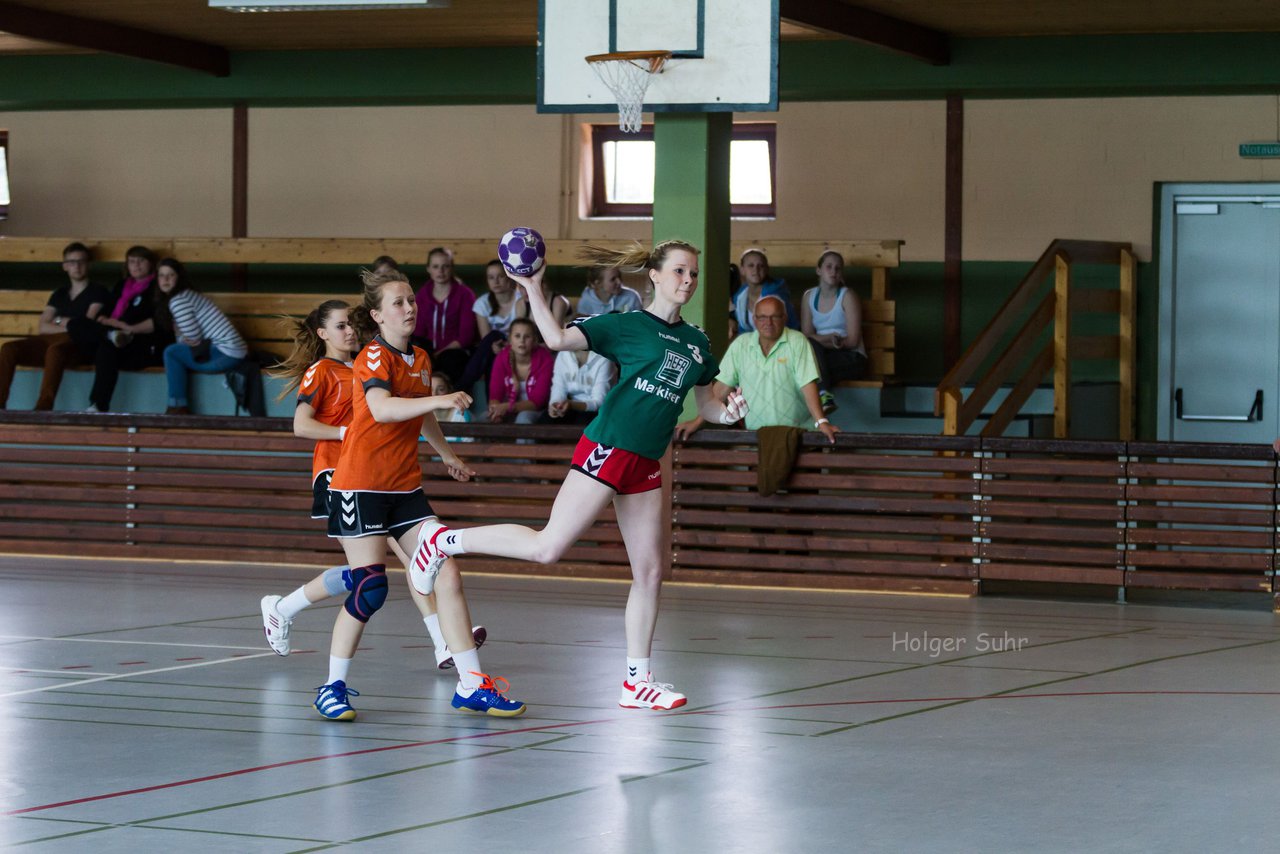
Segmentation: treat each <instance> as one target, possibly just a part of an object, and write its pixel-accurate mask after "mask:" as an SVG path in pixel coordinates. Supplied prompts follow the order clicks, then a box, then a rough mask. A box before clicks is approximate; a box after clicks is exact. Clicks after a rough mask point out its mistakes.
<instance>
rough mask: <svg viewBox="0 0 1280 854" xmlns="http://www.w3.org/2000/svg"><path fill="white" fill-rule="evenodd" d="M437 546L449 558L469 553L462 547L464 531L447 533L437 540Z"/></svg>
mask: <svg viewBox="0 0 1280 854" xmlns="http://www.w3.org/2000/svg"><path fill="white" fill-rule="evenodd" d="M436 545H437V546H438V547H439V548H440V551H442V552H444V553H445V554H447V555H448V556H449V557H453V556H454V555H464V554H466V553H467V550H466V549H464V548H463V547H462V531H445V532H444V533H443V534H441V535H440V536H439V537H437V538H436Z"/></svg>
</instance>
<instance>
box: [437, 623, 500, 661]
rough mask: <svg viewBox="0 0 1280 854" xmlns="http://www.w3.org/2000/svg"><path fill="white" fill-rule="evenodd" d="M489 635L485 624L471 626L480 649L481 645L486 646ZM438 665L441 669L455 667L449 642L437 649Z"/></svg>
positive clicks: (477, 647)
mask: <svg viewBox="0 0 1280 854" xmlns="http://www.w3.org/2000/svg"><path fill="white" fill-rule="evenodd" d="M488 637H489V632H487V631H486V630H485V627H484V626H472V627H471V639H472V640H473V641H475V644H476V649H479V648H480V647H482V646H484V642H485V641H486V640H487V639H488ZM436 667H438V668H440V669H441V670H452V669H453V653H452V652H450V651H449V646H448V644H446V645H444V646H442V647H440V648H439V649H437V650H436Z"/></svg>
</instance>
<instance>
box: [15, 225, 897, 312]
mask: <svg viewBox="0 0 1280 854" xmlns="http://www.w3.org/2000/svg"><path fill="white" fill-rule="evenodd" d="M73 240H78V241H80V242H81V243H84V244H86V245H87V246H89V247H90V248H91V249H93V250H94V260H96V261H123V260H124V255H125V252H126V251H128V249H129V247H130V246H134V245H138V244H141V245H143V246H147V247H149V248H151V249H152V250H153V251H155V252H156V253H158V254H161V255H172V256H173V257H175V258H180V259H182V260H183V261H185V262H187V263H194V264H372V263H373V259H374V258H377V257H378V256H379V255H390V256H392V257H393V258H397V259H399V260H401V261H407V262H408V263H410V264H421V263H423V262H424V261H425V260H426V257H427V252H428V251H430V250H431V249H432V248H434V247H436V246H447V247H449V248H450V250H452V251H453V254H454V261H455V263H458V264H486V263H488V262H489V260H490V259H492V258H493V257H494V256H496V255H497V253H498V239H497V235H494V236H493V237H492V238H459V237H431V238H385V239H383V238H358V237H334V238H327V237H241V238H234V237H162V236H153V237H149V238H148V237H142V238H122V237H110V238H80V237H75V238H73V237H0V262H52V263H58V262H60V261H61V260H62V249H63V247H64V246H66V245H67V244H68V243H71V242H72V241H73ZM546 243H547V261H548V263H550V264H553V265H567V264H576V263H578V259H577V251H578V249H579V248H580V247H582V246H583V245H585V244H588V243H590V244H598V245H601V246H608V247H618V248H624V247H626V246H629V245H631V241H628V240H589V239H587V240H583V239H570V238H550V239H548V240H547V241H546ZM751 246H760V247H763V248H764V249H765V251H766V252H768V254H769V262H770V263H771V264H772V265H773V266H775V267H812V266H813V265H814V264H816V263H817V262H818V257H819V256H820V255H821V254H822V253H823V252H824V251H826V250H828V249H834V250H836V251H837V252H840V253H841V254H842V255H843V256H844V260H845V263H846V264H848V265H850V266H854V267H871V268H873V269H883V268H886V267H897V266H898V264H899V260H900V255H901V248H902V241H901V240H776V239H774V240H759V241H756V240H734V241H732V242H731V243H730V253H731V257H733V258H737V257H738V255H739V254H741V253H742V252H743V251H744V250H745V249H747V248H748V247H751ZM880 298H881V299H882V298H883V297H880Z"/></svg>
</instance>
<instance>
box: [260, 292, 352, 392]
mask: <svg viewBox="0 0 1280 854" xmlns="http://www.w3.org/2000/svg"><path fill="white" fill-rule="evenodd" d="M347 308H350V306H349V305H347V303H345V302H343V301H342V300H340V299H331V300H325V301H324V302H322V303H320V305H318V306H316V307H315V308H313V309H312V310H311V313H310V314H308V315H307V316H306V317H303V318H298V317H281V318H280V320H281V322H282V323H284V324H285V326H286V328H287V329H288V331H289V337H290V338H292V339H293V349H292V350H291V351H290V353H289V355H288V356H286V357H285V358H284V360H282V361H281V362H280V364H278V365H276V366H275V367H274V368H272V369H270V370H269V371H267V374H268V375H269V376H273V377H277V378H279V379H284V380H287V381H288V384H287V385H286V386H285V388H284V390H283V391H282V392H280V394H279V395H277V396H276V400H283V399H284V398H286V397H287V396H289V395H290V394H291V393H293V392H294V391H295V390H297V388H298V386H300V385H301V384H302V375H303V374H305V373H306V372H307V370H308V369H309V368H310V367H311V366H312V365H314V364H315V363H316V362H318V361H320V359H321V357H323V356H324V353H325V344H324V339H322V338H321V337H320V334H319V333H320V327H322V326H324V324H325V322H326V321H327V320H328V319H329V315H330V314H332V313H333V312H335V311H341V310H342V309H347ZM352 313H353V314H354V312H352Z"/></svg>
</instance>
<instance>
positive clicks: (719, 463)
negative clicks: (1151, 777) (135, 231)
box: [0, 412, 1280, 600]
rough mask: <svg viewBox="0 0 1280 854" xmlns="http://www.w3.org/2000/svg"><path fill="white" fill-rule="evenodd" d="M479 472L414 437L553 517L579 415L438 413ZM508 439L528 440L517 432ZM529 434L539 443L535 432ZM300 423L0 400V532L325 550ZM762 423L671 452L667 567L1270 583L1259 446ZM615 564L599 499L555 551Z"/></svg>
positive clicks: (283, 559)
mask: <svg viewBox="0 0 1280 854" xmlns="http://www.w3.org/2000/svg"><path fill="white" fill-rule="evenodd" d="M444 429H445V432H446V434H448V435H458V436H465V437H468V438H470V439H473V440H474V441H472V442H471V443H469V444H467V445H465V446H461V447H460V451H461V453H462V455H463V457H464V458H465V459H466V460H467V462H468V464H470V465H471V466H472V468H474V469H475V470H476V471H477V472H478V477H477V479H476V480H475V481H474V482H471V483H456V482H454V481H452V480H450V479H448V478H447V477H445V476H444V474H443V471H442V468H441V466H440V464H439V463H438V462H435V461H434V460H432V459H431V458H430V456H429V455H428V454H426V453H424V454H423V456H422V458H421V461H422V464H423V471H424V475H425V477H426V489H427V492H428V494H429V495H430V496H431V501H432V504H433V505H434V506H435V507H436V509H437V510H439V511H440V513H441V515H442V516H443V517H445V518H446V519H448V520H450V521H452V522H455V523H457V524H459V525H462V526H470V525H478V524H489V523H493V522H516V523H520V524H529V525H534V526H537V525H539V524H541V523H542V522H543V521H544V520H545V519H546V518H547V513H548V512H549V510H550V507H551V502H552V500H553V499H554V497H555V495H556V494H557V492H558V490H559V488H560V484H561V482H562V481H563V479H564V475H565V470H566V468H567V465H568V461H569V459H570V457H571V455H572V448H573V445H574V443H575V442H576V440H577V438H578V435H579V433H578V431H576V430H574V429H572V428H567V427H560V426H555V427H524V426H514V425H489V424H446V425H444ZM518 440H522V441H518ZM528 440H533V443H532V444H527V443H523V442H527V441H528ZM310 453H311V444H310V443H309V442H307V441H304V440H301V439H297V438H295V437H293V436H292V435H291V434H290V432H289V424H288V422H287V421H286V420H285V419H250V418H243V419H238V420H230V419H217V418H210V417H201V416H189V417H164V416H155V415H72V414H69V413H25V412H0V550H3V551H6V552H11V553H21V554H42V555H47V554H75V555H76V556H79V557H120V558H124V557H135V558H158V559H166V560H214V561H237V562H252V561H261V562H269V563H287V564H304V565H306V566H308V567H316V566H324V565H328V564H330V563H332V562H334V558H335V557H336V554H337V549H336V546H335V544H334V543H333V541H332V540H329V539H327V538H326V537H325V536H324V532H323V530H322V526H321V525H320V523H318V522H315V521H313V520H310V519H308V518H307V512H306V511H307V508H309V506H310V502H311V494H310V489H309V477H308V475H309V471H310V469H309V466H310ZM756 457H757V450H756V447H755V435H754V434H753V433H750V432H746V431H730V430H704V431H701V432H699V433H698V434H697V435H696V436H695V438H694V439H693V440H691V441H690V442H688V443H685V444H682V445H677V446H676V447H675V448H674V449H673V452H672V455H671V460H670V463H669V470H670V483H671V500H672V514H671V516H670V518H671V519H672V520H673V528H672V532H671V543H672V558H673V566H674V569H673V573H672V577H673V579H675V580H678V581H696V582H711V583H745V584H759V585H773V586H789V587H822V588H832V589H847V590H882V591H899V592H933V593H951V594H960V595H973V594H975V593H978V592H981V591H983V590H984V589H985V590H991V589H997V590H998V589H1000V588H1001V586H1002V585H1005V586H1007V585H1010V584H1024V585H1025V584H1027V583H1041V584H1054V585H1076V586H1078V587H1081V588H1094V589H1096V588H1098V587H1099V586H1101V587H1103V588H1110V589H1113V590H1116V591H1117V592H1118V593H1120V594H1121V595H1123V593H1124V591H1125V590H1126V589H1135V588H1163V589H1184V590H1222V591H1234V592H1252V593H1256V594H1260V595H1268V596H1271V597H1273V600H1274V597H1275V596H1276V594H1277V593H1280V588H1278V587H1277V585H1276V581H1275V578H1276V576H1275V572H1276V569H1277V562H1278V561H1280V557H1278V556H1277V549H1276V530H1275V526H1274V513H1275V504H1274V495H1275V492H1276V489H1277V488H1278V487H1280V468H1277V466H1276V464H1275V460H1276V456H1275V454H1274V452H1272V450H1271V448H1270V447H1269V446H1266V445H1199V444H1187V443H1154V442H1153V443H1138V442H1127V443H1126V442H1086V441H1073V442H1067V441H1045V440H1035V439H983V438H980V437H976V436H955V437H942V436H883V435H865V434H864V435H853V434H842V435H840V436H838V437H837V443H836V445H835V446H829V445H826V444H825V442H824V440H823V438H822V437H821V435H820V434H813V433H810V434H806V439H805V444H804V447H803V449H802V453H801V454H800V457H799V460H798V464H797V468H796V470H795V473H794V474H793V476H792V478H791V480H790V482H789V483H788V485H787V488H786V489H785V491H783V492H780V493H778V494H777V495H774V496H772V497H769V498H764V497H761V496H760V495H759V494H758V493H757V492H756V489H755V482H756V473H755V465H756ZM462 561H463V567H464V570H466V571H501V572H515V573H520V574H539V573H543V574H557V575H579V576H594V577H607V578H619V579H625V578H629V577H630V570H629V568H628V563H627V559H626V553H625V549H624V548H623V547H622V541H621V534H620V532H619V530H618V528H617V525H616V522H615V521H614V519H613V517H612V515H611V513H610V512H609V511H606V513H605V514H604V515H603V517H602V519H601V520H600V521H599V522H598V523H597V524H595V525H594V526H593V527H592V528H591V529H590V530H589V532H588V533H587V534H586V535H584V538H583V540H582V541H581V542H579V543H577V544H576V545H575V546H574V547H573V548H572V549H571V550H570V551H569V553H568V554H567V555H566V556H565V558H564V560H563V561H562V562H560V563H558V564H556V565H554V566H549V567H543V566H540V565H536V564H529V563H523V562H518V561H508V560H499V559H490V558H484V557H478V556H468V557H464V558H463V559H462Z"/></svg>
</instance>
